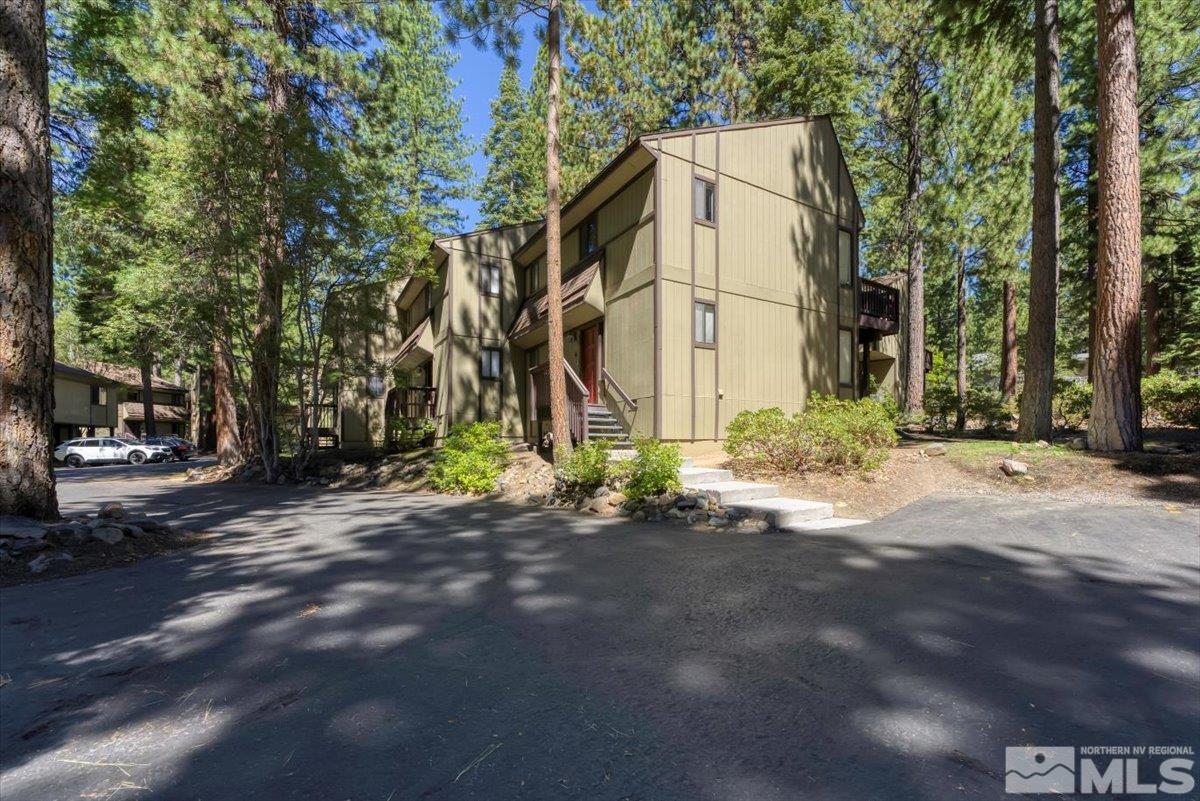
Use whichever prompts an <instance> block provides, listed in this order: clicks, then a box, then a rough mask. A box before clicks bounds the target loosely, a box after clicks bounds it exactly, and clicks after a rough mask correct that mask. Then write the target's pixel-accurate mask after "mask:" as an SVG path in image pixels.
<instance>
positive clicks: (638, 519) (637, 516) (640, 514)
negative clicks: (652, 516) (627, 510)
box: [629, 509, 646, 523]
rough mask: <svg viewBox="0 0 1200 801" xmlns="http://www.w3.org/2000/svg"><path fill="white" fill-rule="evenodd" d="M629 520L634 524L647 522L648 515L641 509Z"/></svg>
mask: <svg viewBox="0 0 1200 801" xmlns="http://www.w3.org/2000/svg"><path fill="white" fill-rule="evenodd" d="M629 519H630V520H633V521H634V522H637V523H641V522H643V521H645V519H646V513H645V512H643V511H642V510H641V509H638V510H637V511H636V512H634V513H633V514H632V515H630V517H629Z"/></svg>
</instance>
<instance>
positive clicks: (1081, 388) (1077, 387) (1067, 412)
mask: <svg viewBox="0 0 1200 801" xmlns="http://www.w3.org/2000/svg"><path fill="white" fill-rule="evenodd" d="M1051 409H1052V411H1053V412H1054V420H1055V422H1057V423H1058V425H1059V426H1060V427H1061V428H1082V427H1083V424H1084V423H1086V422H1087V419H1088V415H1089V414H1091V411H1092V385H1091V384H1089V383H1088V382H1086V381H1074V380H1072V379H1070V378H1056V379H1054V398H1053V400H1052V402H1051Z"/></svg>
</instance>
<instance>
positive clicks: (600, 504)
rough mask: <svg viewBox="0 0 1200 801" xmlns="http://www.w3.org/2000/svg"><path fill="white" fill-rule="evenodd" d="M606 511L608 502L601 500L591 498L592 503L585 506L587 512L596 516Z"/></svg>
mask: <svg viewBox="0 0 1200 801" xmlns="http://www.w3.org/2000/svg"><path fill="white" fill-rule="evenodd" d="M608 509H609V506H608V502H607V501H605V500H604V499H603V498H592V502H591V503H589V504H588V505H587V510H588V511H589V512H591V513H592V514H596V515H602V514H604V513H605V512H607V511H608Z"/></svg>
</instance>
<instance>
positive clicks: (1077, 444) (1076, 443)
mask: <svg viewBox="0 0 1200 801" xmlns="http://www.w3.org/2000/svg"><path fill="white" fill-rule="evenodd" d="M1067 447H1068V448H1070V449H1071V450H1073V451H1086V450H1087V439H1086V438H1085V437H1072V438H1071V441H1070V442H1068V443H1067Z"/></svg>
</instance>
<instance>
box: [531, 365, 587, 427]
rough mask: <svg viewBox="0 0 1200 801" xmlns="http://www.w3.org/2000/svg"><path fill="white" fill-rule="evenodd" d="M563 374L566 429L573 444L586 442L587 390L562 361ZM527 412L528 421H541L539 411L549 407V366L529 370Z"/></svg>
mask: <svg viewBox="0 0 1200 801" xmlns="http://www.w3.org/2000/svg"><path fill="white" fill-rule="evenodd" d="M563 372H564V373H565V374H566V379H567V427H568V429H569V430H570V432H571V439H572V440H573V441H574V442H586V441H587V438H588V415H587V405H588V390H587V387H586V386H585V385H584V383H583V382H582V381H581V380H579V376H578V375H576V373H575V371H574V370H572V369H571V365H569V364H567V361H566V359H564V360H563ZM529 379H530V380H529V412H530V415H531V417H530V419H531V420H532V421H537V420H539V419H541V417H540V416H539V415H540V410H541V409H542V408H548V407H549V406H550V365H549V364H539V365H538V366H536V367H531V368H530V369H529Z"/></svg>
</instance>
